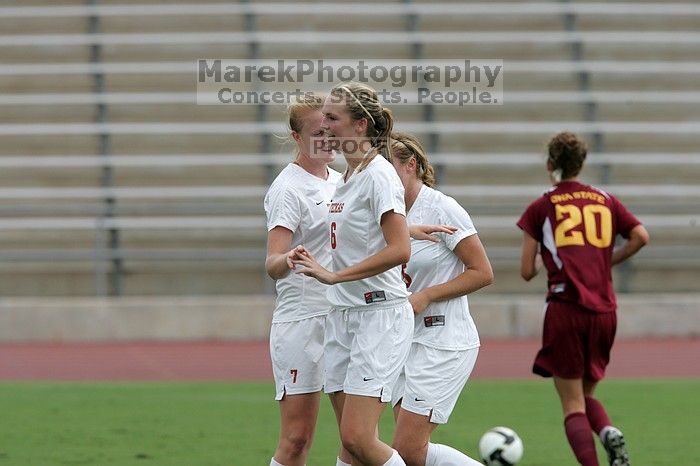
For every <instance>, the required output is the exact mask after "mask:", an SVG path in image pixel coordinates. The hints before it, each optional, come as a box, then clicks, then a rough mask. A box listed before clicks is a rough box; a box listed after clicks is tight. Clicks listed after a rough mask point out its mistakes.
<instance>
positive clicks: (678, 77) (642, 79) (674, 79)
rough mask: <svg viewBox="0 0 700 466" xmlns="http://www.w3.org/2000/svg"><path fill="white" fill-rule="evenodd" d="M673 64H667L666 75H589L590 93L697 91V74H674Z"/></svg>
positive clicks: (698, 84) (698, 81)
mask: <svg viewBox="0 0 700 466" xmlns="http://www.w3.org/2000/svg"><path fill="white" fill-rule="evenodd" d="M673 67H674V64H673V62H672V61H671V62H669V63H668V73H665V74H663V75H660V74H658V73H635V74H623V73H615V74H608V73H591V74H590V75H589V76H590V84H591V90H592V91H621V92H630V91H631V92H639V91H684V90H687V91H697V90H698V87H699V86H700V76H698V74H697V73H678V74H677V73H676V72H675V71H674V68H673Z"/></svg>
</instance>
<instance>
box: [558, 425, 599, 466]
mask: <svg viewBox="0 0 700 466" xmlns="http://www.w3.org/2000/svg"><path fill="white" fill-rule="evenodd" d="M564 430H565V431H566V438H567V439H568V440H569V445H571V449H572V450H574V455H576V459H577V460H578V462H579V463H580V464H582V465H583V466H598V456H597V455H596V451H595V443H594V442H593V435H592V434H591V425H590V424H589V423H588V418H587V417H586V413H572V414H569V415H568V416H566V419H564Z"/></svg>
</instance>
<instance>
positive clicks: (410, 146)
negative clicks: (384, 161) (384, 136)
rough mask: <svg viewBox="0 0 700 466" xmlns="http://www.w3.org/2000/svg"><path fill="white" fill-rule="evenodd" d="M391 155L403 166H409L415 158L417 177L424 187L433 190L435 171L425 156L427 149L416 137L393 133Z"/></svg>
mask: <svg viewBox="0 0 700 466" xmlns="http://www.w3.org/2000/svg"><path fill="white" fill-rule="evenodd" d="M389 154H390V155H391V158H392V159H396V160H398V161H399V162H400V163H401V164H402V165H403V164H407V163H408V161H409V160H411V157H413V158H415V159H416V176H417V177H418V178H420V180H421V181H422V182H423V184H424V185H426V186H430V187H431V188H432V187H433V186H435V170H434V169H433V166H432V165H431V164H430V161H429V160H428V156H427V155H426V154H425V149H423V146H422V145H421V143H420V141H419V140H418V138H416V137H415V136H414V135H412V134H408V133H401V132H398V131H395V132H393V133H391V144H390V151H389Z"/></svg>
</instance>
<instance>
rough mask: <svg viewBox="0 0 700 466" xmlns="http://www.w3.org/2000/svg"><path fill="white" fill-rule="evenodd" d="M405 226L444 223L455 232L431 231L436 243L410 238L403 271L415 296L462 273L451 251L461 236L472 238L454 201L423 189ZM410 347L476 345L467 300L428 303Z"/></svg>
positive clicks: (469, 225) (469, 222)
mask: <svg viewBox="0 0 700 466" xmlns="http://www.w3.org/2000/svg"><path fill="white" fill-rule="evenodd" d="M407 221H408V223H409V225H414V224H431V225H449V226H453V227H456V228H458V230H457V231H456V232H455V233H454V234H452V235H448V234H446V233H436V235H437V236H438V237H439V238H440V240H441V241H440V242H439V243H434V242H432V241H419V240H414V239H411V260H410V261H409V262H408V264H407V265H406V268H405V275H406V276H405V277H404V279H405V280H406V281H407V283H408V284H409V286H408V290H409V291H411V292H418V291H420V290H423V289H425V288H428V287H431V286H434V285H439V284H442V283H445V282H448V281H450V280H452V279H453V278H455V277H456V276H458V275H459V274H461V273H462V272H464V264H463V263H462V261H461V260H459V258H458V257H457V256H456V255H455V254H454V252H453V250H454V248H455V247H456V246H457V244H458V243H459V242H460V241H462V240H463V239H464V238H467V237H469V236H471V235H473V234H476V229H475V228H474V224H473V223H472V220H471V218H470V217H469V214H468V213H467V211H466V210H464V209H463V208H462V206H460V205H459V204H458V203H457V201H455V200H454V199H453V198H451V197H449V196H446V195H445V194H443V193H441V192H440V191H437V190H435V189H432V188H430V187H428V186H423V187H422V188H421V190H420V192H419V193H418V197H417V198H416V201H415V203H414V204H413V206H412V207H411V210H410V211H409V212H408V216H407ZM413 341H414V343H421V344H423V345H426V346H430V347H433V348H437V349H444V350H464V349H469V348H476V347H478V346H479V344H480V343H479V334H478V333H477V331H476V326H475V325H474V321H473V320H472V317H471V315H470V314H469V302H468V300H467V297H466V296H461V297H459V298H454V299H450V300H448V301H441V302H435V303H432V304H430V305H429V306H428V307H427V309H426V310H425V311H423V312H422V313H420V314H418V315H417V316H416V319H415V328H414V334H413Z"/></svg>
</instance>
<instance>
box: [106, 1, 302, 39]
mask: <svg viewBox="0 0 700 466" xmlns="http://www.w3.org/2000/svg"><path fill="white" fill-rule="evenodd" d="M106 3H107V2H104V1H100V4H106ZM126 3H128V2H119V4H126ZM137 3H141V2H137ZM207 3H210V2H209V1H207ZM288 22H289V23H291V24H294V25H295V26H296V27H298V23H297V22H296V21H289V20H288ZM144 31H148V32H151V33H158V32H172V31H177V32H202V31H245V17H244V15H237V14H232V15H196V14H194V15H182V16H170V15H167V14H163V15H148V16H146V15H130V16H103V17H102V18H101V19H100V32H102V33H105V34H115V33H140V32H144Z"/></svg>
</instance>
